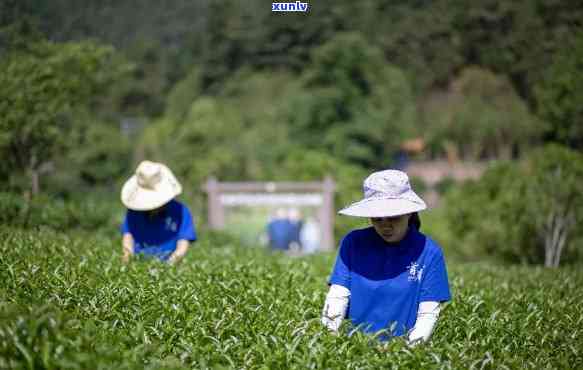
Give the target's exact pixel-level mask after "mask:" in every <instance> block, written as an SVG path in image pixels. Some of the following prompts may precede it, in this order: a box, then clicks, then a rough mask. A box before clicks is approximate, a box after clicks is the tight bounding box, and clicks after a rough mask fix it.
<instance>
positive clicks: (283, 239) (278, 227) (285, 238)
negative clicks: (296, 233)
mask: <svg viewBox="0 0 583 370" xmlns="http://www.w3.org/2000/svg"><path fill="white" fill-rule="evenodd" d="M290 229H291V225H290V222H289V220H288V218H287V214H286V212H285V210H284V209H278V210H277V211H276V213H275V216H274V217H273V219H272V220H271V221H270V222H269V223H268V224H267V238H268V240H269V246H270V247H271V249H273V250H282V251H287V250H288V249H289V244H290Z"/></svg>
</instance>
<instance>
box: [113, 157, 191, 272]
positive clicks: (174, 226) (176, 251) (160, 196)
mask: <svg viewBox="0 0 583 370" xmlns="http://www.w3.org/2000/svg"><path fill="white" fill-rule="evenodd" d="M181 192H182V186H181V185H180V183H178V181H177V180H176V178H175V177H174V175H173V174H172V172H171V171H170V169H169V168H168V167H166V166H165V165H163V164H161V163H155V162H150V161H143V162H141V163H140V165H139V166H138V168H137V169H136V173H135V174H134V175H133V176H132V177H131V178H130V179H129V180H128V181H127V182H126V183H125V184H124V186H123V188H122V191H121V200H122V203H123V204H124V205H125V206H126V207H127V208H128V211H127V213H126V217H125V219H124V222H123V224H122V226H121V232H122V235H123V240H122V245H123V257H122V260H123V261H124V262H128V261H129V259H130V257H131V256H132V255H134V254H138V253H139V254H143V255H146V256H152V257H157V258H159V259H160V260H162V261H167V262H168V263H170V264H176V263H178V262H179V261H180V260H181V259H182V258H183V257H184V255H185V254H186V251H187V250H188V247H189V245H190V243H191V242H194V241H195V240H196V232H195V229H194V224H193V222H192V216H191V214H190V211H189V210H188V208H187V207H186V206H185V205H184V204H182V203H180V202H178V201H177V200H175V199H174V197H176V196H177V195H179V194H180V193H181Z"/></svg>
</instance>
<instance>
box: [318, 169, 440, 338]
mask: <svg viewBox="0 0 583 370" xmlns="http://www.w3.org/2000/svg"><path fill="white" fill-rule="evenodd" d="M426 208H427V206H426V205H425V202H424V201H423V200H422V199H421V198H420V197H419V196H417V194H415V192H414V191H413V189H411V185H410V183H409V178H408V176H407V174H405V173H404V172H401V171H397V170H385V171H380V172H375V173H373V174H371V175H370V176H369V177H368V178H366V180H364V199H362V200H361V201H359V202H356V203H354V204H352V205H350V206H349V207H347V208H345V209H343V210H341V211H340V212H339V213H340V214H343V215H348V216H355V217H367V218H369V219H370V221H371V224H372V226H371V227H367V228H364V229H358V230H353V231H351V232H349V233H348V234H347V235H346V236H345V237H344V238H343V239H342V242H341V244H340V250H339V252H338V256H337V258H336V263H335V266H334V269H333V271H332V274H331V276H330V279H329V281H328V283H329V285H330V290H329V292H328V294H327V296H326V302H325V304H324V310H323V313H322V323H323V324H324V325H325V326H326V327H327V328H328V329H330V330H331V331H333V332H337V331H338V330H339V327H340V324H341V323H342V321H343V319H344V318H345V317H346V318H348V319H349V320H350V322H351V323H352V325H354V326H356V327H358V328H359V329H360V330H362V331H364V332H366V333H371V334H373V333H378V332H380V331H382V332H381V333H380V335H379V338H380V339H381V340H387V339H389V338H390V337H391V336H405V339H406V340H407V342H408V343H409V344H410V345H414V344H416V343H419V342H423V341H427V340H429V338H430V336H431V333H432V331H433V328H434V327H435V324H436V322H437V318H438V316H439V312H440V303H441V302H446V301H449V300H450V299H451V295H450V291H449V283H448V278H447V270H446V265H445V260H444V257H443V252H442V250H441V248H440V247H439V245H438V244H437V243H436V242H435V241H433V240H432V239H431V238H429V237H428V236H426V235H424V234H422V233H421V232H420V231H419V228H420V226H421V222H420V220H419V215H418V212H420V211H422V210H424V209H426Z"/></svg>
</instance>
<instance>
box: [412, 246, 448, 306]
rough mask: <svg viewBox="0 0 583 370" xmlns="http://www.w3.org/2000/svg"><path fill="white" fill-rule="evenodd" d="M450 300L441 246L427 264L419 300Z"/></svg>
mask: <svg viewBox="0 0 583 370" xmlns="http://www.w3.org/2000/svg"><path fill="white" fill-rule="evenodd" d="M449 300H451V294H450V292H449V281H448V278H447V268H446V266H445V259H444V257H443V252H442V251H441V248H438V249H437V254H436V256H435V257H434V258H433V261H432V262H431V264H430V265H429V266H428V270H427V272H426V273H425V277H424V278H423V280H422V285H421V294H420V297H419V302H427V301H435V302H446V301H449Z"/></svg>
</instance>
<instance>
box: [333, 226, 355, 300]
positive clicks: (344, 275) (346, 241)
mask: <svg viewBox="0 0 583 370" xmlns="http://www.w3.org/2000/svg"><path fill="white" fill-rule="evenodd" d="M350 240H351V238H350V234H348V235H346V236H345V237H344V238H343V239H342V242H340V250H339V251H338V256H337V257H336V263H335V264H334V270H332V274H331V275H330V279H328V284H330V285H332V284H337V285H342V286H343V287H345V288H347V289H350V269H351V263H350V244H351V243H350Z"/></svg>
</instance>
